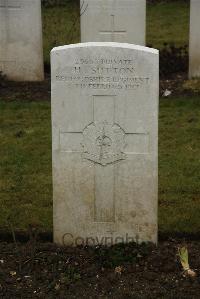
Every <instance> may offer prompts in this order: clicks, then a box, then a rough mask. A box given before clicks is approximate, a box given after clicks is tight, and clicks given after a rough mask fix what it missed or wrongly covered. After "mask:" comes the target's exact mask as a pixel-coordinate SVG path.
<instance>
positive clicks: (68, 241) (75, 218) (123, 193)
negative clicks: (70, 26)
mask: <svg viewBox="0 0 200 299" xmlns="http://www.w3.org/2000/svg"><path fill="white" fill-rule="evenodd" d="M51 59H52V60H51V69H52V130H53V200H54V240H55V242H57V243H61V244H65V245H77V244H98V243H101V244H106V245H109V244H111V243H118V242H130V241H132V240H135V241H139V242H141V241H153V242H156V241H157V159H158V156H157V142H158V81H159V80H158V79H159V78H158V51H157V50H154V49H149V48H145V47H141V46H135V45H129V44H119V43H85V44H77V45H70V46H64V47H58V48H54V49H53V50H52V53H51Z"/></svg>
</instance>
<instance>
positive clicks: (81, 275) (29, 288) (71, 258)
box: [0, 239, 200, 299]
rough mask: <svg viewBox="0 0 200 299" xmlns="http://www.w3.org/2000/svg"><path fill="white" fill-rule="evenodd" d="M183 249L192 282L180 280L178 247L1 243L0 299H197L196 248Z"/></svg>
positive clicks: (199, 247) (199, 245)
mask: <svg viewBox="0 0 200 299" xmlns="http://www.w3.org/2000/svg"><path fill="white" fill-rule="evenodd" d="M184 245H187V246H188V251H189V261H190V265H191V268H192V269H193V270H195V271H196V273H197V277H196V278H193V279H191V278H187V277H184V275H183V271H182V269H181V266H180V262H179V259H178V256H177V248H178V247H180V246H183V241H180V240H173V239H171V240H169V241H164V242H163V241H161V242H159V245H158V247H156V246H154V245H152V244H147V245H137V244H129V245H115V246H113V247H111V248H109V249H108V248H104V247H93V248H87V247H85V248H83V247H79V248H69V247H68V248H67V247H66V248H64V247H58V246H56V245H54V244H52V243H37V242H36V241H35V240H32V241H29V242H28V243H25V244H22V243H6V242H1V243H0V298H4V299H6V298H12V299H13V298H24V299H25V298H26V299H27V298H48V299H50V298H63V299H64V298H104V299H106V298H115V299H117V298H134V299H135V298H190V299H191V298H200V277H199V274H200V255H199V252H200V242H197V241H192V242H191V241H190V242H186V243H184Z"/></svg>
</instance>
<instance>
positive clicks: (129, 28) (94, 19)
mask: <svg viewBox="0 0 200 299" xmlns="http://www.w3.org/2000/svg"><path fill="white" fill-rule="evenodd" d="M145 35H146V0H81V42H121V43H122V42H125V43H132V44H137V45H145Z"/></svg>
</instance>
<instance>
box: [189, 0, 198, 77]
mask: <svg viewBox="0 0 200 299" xmlns="http://www.w3.org/2000/svg"><path fill="white" fill-rule="evenodd" d="M189 57H190V59H189V61H190V63H189V77H190V78H193V77H200V1H199V0H190V49H189Z"/></svg>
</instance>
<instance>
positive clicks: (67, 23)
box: [42, 0, 189, 64]
mask: <svg viewBox="0 0 200 299" xmlns="http://www.w3.org/2000/svg"><path fill="white" fill-rule="evenodd" d="M42 15H43V43H44V60H45V63H46V64H49V53H50V50H51V49H52V48H53V47H55V46H60V45H64V44H70V43H77V42H79V41H80V23H79V6H78V5H77V1H72V2H69V3H68V4H66V6H65V7H54V8H43V10H42ZM74 22H75V24H74ZM146 27H147V44H150V45H152V46H153V47H154V48H159V49H160V48H162V47H163V44H164V43H165V42H166V43H174V44H175V45H176V46H177V47H179V46H184V45H185V44H188V37H189V4H188V3H186V2H185V1H182V0H178V1H176V0H175V1H173V2H172V3H158V4H155V5H148V6H147V26H146Z"/></svg>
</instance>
